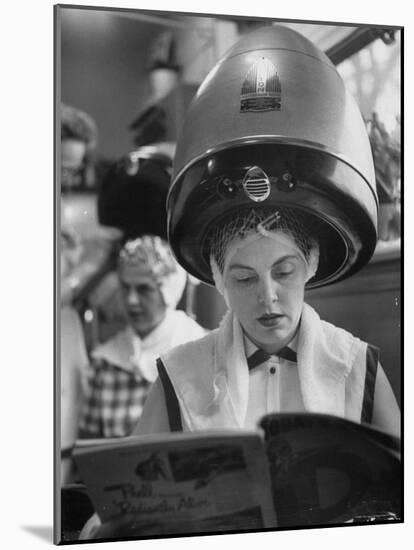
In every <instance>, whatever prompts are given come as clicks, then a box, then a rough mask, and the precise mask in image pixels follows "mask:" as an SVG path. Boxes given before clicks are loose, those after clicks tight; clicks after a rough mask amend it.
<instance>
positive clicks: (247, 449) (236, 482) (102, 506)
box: [75, 432, 277, 534]
mask: <svg viewBox="0 0 414 550" xmlns="http://www.w3.org/2000/svg"><path fill="white" fill-rule="evenodd" d="M94 443H98V442H91V445H89V446H88V445H82V446H81V447H79V448H78V449H77V450H76V451H75V460H76V462H77V465H78V468H79V472H80V475H81V478H82V479H83V480H84V481H85V483H86V485H87V488H88V493H89V496H90V498H91V500H92V502H93V504H94V507H95V510H96V511H97V513H98V515H99V517H100V519H101V521H102V522H105V521H108V520H111V519H114V518H116V517H120V516H122V515H126V514H133V515H136V516H137V518H139V521H140V522H142V524H143V525H147V527H150V531H151V532H153V533H154V534H157V533H162V532H164V533H165V532H168V529H169V528H170V529H172V528H174V529H177V524H181V525H185V526H186V527H185V531H186V532H188V528H189V526H193V527H194V528H196V529H197V531H199V532H201V531H206V532H207V531H221V530H223V531H225V530H233V529H237V530H250V529H261V528H272V527H273V528H274V527H276V526H277V523H276V517H275V513H274V509H273V500H272V495H271V483H270V476H269V469H268V466H267V463H266V456H265V453H264V450H263V441H262V438H261V436H260V434H259V433H255V432H251V433H250V432H247V433H246V432H243V433H241V432H222V433H221V432H220V433H219V434H217V432H215V433H203V434H201V435H195V434H179V435H177V434H170V435H167V436H163V437H161V438H160V437H159V436H158V437H144V438H142V437H141V438H140V437H130V438H125V439H124V440H118V441H117V442H114V441H111V442H109V443H108V444H104V445H99V444H94ZM177 522H178V523H177ZM185 531H183V532H185ZM146 533H147V534H148V529H147V530H146Z"/></svg>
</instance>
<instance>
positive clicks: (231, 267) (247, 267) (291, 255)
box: [229, 254, 298, 271]
mask: <svg viewBox="0 0 414 550" xmlns="http://www.w3.org/2000/svg"><path fill="white" fill-rule="evenodd" d="M290 258H294V259H297V258H298V257H297V256H296V255H295V254H286V255H285V256H282V257H281V258H279V259H278V260H276V261H275V262H274V263H273V264H272V266H271V267H275V266H276V265H277V264H280V263H281V262H284V261H285V260H289V259H290ZM233 269H250V270H251V271H254V267H251V266H249V265H244V264H230V266H229V271H230V270H233Z"/></svg>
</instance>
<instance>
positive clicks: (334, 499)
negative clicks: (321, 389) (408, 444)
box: [261, 414, 402, 527]
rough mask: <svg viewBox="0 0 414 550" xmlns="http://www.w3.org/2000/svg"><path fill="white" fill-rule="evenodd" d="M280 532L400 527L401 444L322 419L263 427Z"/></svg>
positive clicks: (276, 421)
mask: <svg viewBox="0 0 414 550" xmlns="http://www.w3.org/2000/svg"><path fill="white" fill-rule="evenodd" d="M261 426H262V428H263V429H264V430H265V434H266V450H267V456H268V462H269V468H270V475H271V477H272V485H273V496H274V506H275V511H276V514H277V517H278V523H279V526H291V527H294V526H299V525H300V526H302V525H324V524H339V523H353V522H360V523H361V522H364V523H367V522H370V523H371V522H374V521H375V522H377V521H387V522H388V521H399V520H400V519H401V515H402V499H401V490H402V483H401V480H402V467H401V462H400V453H399V440H398V439H397V438H395V437H393V436H391V435H388V434H385V433H383V432H380V431H378V430H376V429H374V428H371V427H370V426H366V425H361V424H356V423H354V422H351V421H348V420H345V419H342V418H337V417H333V416H328V415H321V414H278V415H276V414H275V415H269V416H267V417H266V418H264V419H263V420H262V422H261Z"/></svg>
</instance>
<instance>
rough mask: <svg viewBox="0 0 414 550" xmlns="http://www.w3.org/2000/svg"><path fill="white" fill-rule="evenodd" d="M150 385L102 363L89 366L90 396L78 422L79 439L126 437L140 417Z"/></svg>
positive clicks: (137, 376)
mask: <svg viewBox="0 0 414 550" xmlns="http://www.w3.org/2000/svg"><path fill="white" fill-rule="evenodd" d="M149 387H150V382H148V381H147V380H145V379H144V378H142V377H141V376H140V375H139V374H135V373H133V372H128V371H126V370H123V369H121V368H120V367H118V366H116V365H113V364H111V363H109V362H108V361H105V360H103V359H99V360H94V361H93V362H92V365H91V377H90V392H89V395H88V397H87V399H86V401H85V403H84V406H83V410H82V415H81V419H80V426H79V428H80V436H81V437H91V438H96V437H123V436H126V435H129V434H130V433H131V431H132V429H133V428H134V427H135V425H136V423H137V421H138V419H139V417H140V416H141V413H142V409H143V406H144V402H145V399H146V397H147V394H148V391H149Z"/></svg>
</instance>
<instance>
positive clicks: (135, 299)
mask: <svg viewBox="0 0 414 550" xmlns="http://www.w3.org/2000/svg"><path fill="white" fill-rule="evenodd" d="M118 273H119V279H120V283H121V289H122V295H123V299H124V303H125V306H126V310H127V314H128V318H129V321H130V323H131V326H132V328H133V329H134V330H135V332H136V333H137V334H138V335H139V336H141V338H144V337H145V336H147V335H148V334H150V333H151V332H152V331H153V330H154V329H155V328H156V327H157V326H158V325H159V324H160V323H161V321H162V320H163V319H164V317H165V314H166V306H165V303H164V299H163V297H162V293H161V290H160V288H159V286H158V284H157V283H156V282H155V281H154V278H153V277H152V276H151V275H150V274H146V273H143V271H142V270H141V269H140V268H137V267H135V266H124V267H122V268H120V269H119V271H118Z"/></svg>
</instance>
